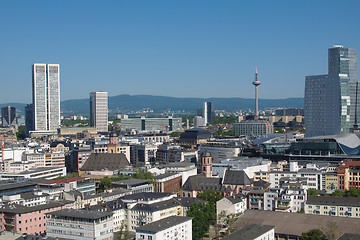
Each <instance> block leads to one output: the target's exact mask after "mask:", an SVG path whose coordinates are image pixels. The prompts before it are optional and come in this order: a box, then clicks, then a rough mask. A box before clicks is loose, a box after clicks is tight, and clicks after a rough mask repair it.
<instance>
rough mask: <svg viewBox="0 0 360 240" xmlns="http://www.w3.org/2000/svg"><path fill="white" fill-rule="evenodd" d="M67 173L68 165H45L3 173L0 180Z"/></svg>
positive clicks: (58, 175)
mask: <svg viewBox="0 0 360 240" xmlns="http://www.w3.org/2000/svg"><path fill="white" fill-rule="evenodd" d="M65 175H66V167H43V168H36V169H34V170H30V171H25V172H20V173H1V174H0V180H10V179H11V180H17V179H23V178H29V179H36V178H46V179H54V178H57V177H62V176H65Z"/></svg>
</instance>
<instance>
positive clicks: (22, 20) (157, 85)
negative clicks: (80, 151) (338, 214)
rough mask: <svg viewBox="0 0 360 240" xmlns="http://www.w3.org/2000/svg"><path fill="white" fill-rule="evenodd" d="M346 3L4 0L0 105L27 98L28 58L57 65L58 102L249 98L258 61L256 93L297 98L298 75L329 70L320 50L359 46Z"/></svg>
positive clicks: (352, 9) (300, 90)
mask: <svg viewBox="0 0 360 240" xmlns="http://www.w3.org/2000/svg"><path fill="white" fill-rule="evenodd" d="M330 2H331V1H330ZM347 5H348V9H349V10H348V11H347V14H346V15H344V16H342V18H333V16H334V15H336V14H337V12H338V7H337V5H336V4H331V3H329V1H326V2H325V1H319V2H316V3H313V2H306V1H305V2H302V3H301V4H300V3H289V2H287V1H280V2H277V3H268V2H265V1H260V2H258V3H239V2H237V1H230V2H227V3H219V2H215V1H207V2H206V4H204V2H200V1H198V2H191V3H190V2H181V3H176V2H173V3H168V2H164V1H155V2H153V1H152V2H151V3H149V2H145V1H144V2H140V3H131V2H112V3H111V6H112V7H111V8H109V7H108V5H100V4H96V3H92V2H87V4H86V7H85V8H84V4H82V2H81V1H80V2H76V3H71V5H70V3H67V2H65V3H64V4H63V5H61V6H58V5H57V6H56V10H57V11H56V12H54V11H49V10H50V9H53V8H54V5H52V4H42V3H41V2H36V3H32V4H30V3H22V4H14V3H12V2H6V3H2V9H6V11H3V13H2V14H1V20H3V22H7V24H6V25H5V26H4V28H3V36H4V38H2V39H1V40H0V43H1V44H2V45H3V46H7V47H6V48H3V49H2V54H1V57H0V62H1V64H2V66H3V68H2V69H0V77H1V79H3V81H6V82H7V88H6V91H5V89H3V91H1V92H0V102H1V103H10V102H21V103H28V102H30V101H31V94H29V91H28V89H29V88H31V85H30V84H29V75H28V73H29V66H30V65H31V64H32V63H33V62H57V63H59V64H61V65H62V73H61V74H62V76H61V78H62V83H61V89H62V93H61V99H63V100H67V99H83V98H86V97H87V96H88V94H89V92H92V91H98V90H102V91H107V92H109V96H114V95H120V94H130V95H138V94H146V95H155V96H172V97H202V98H209V97H242V98H253V86H252V85H251V81H252V80H253V69H254V68H255V67H256V66H258V68H259V69H261V71H260V72H261V79H262V80H263V81H264V83H263V85H262V87H261V88H260V89H259V95H260V96H262V98H264V99H273V98H288V97H303V96H304V81H303V79H304V77H305V76H308V75H316V74H319V73H321V72H325V71H326V68H327V63H326V61H324V59H326V58H325V56H326V55H327V51H325V49H327V48H329V47H331V46H332V45H334V44H342V45H344V46H347V47H350V48H354V49H360V43H359V42H360V41H359V38H360V36H359V33H357V32H356V31H353V30H352V28H353V26H351V24H348V23H349V22H357V21H359V20H360V16H358V14H357V12H356V9H359V6H360V3H358V2H357V1H350V2H347ZM149 9H150V10H149ZM269 9H271V11H269ZM319 12H321V19H320V18H319V17H318V13H319ZM40 13H41V14H40ZM65 16H66V17H65ZM253 16H256V18H254V17H253ZM43 19H48V20H49V21H42V20H43ZM39 21H42V22H43V29H45V30H44V31H45V33H46V34H44V35H43V38H42V39H41V41H38V38H36V37H35V34H36V32H35V31H31V30H30V29H31V27H30V26H33V25H34V24H35V23H37V22H39ZM15 29H16V31H14V30H15ZM48 29H56V31H51V30H48ZM333 29H338V30H337V31H333ZM310 36H311V37H310ZM39 49H40V50H39ZM47 49H51V51H48V50H47ZM100 84H101V85H100ZM19 86H23V87H22V88H21V89H19ZM174 86H176V88H174ZM199 89H201V91H199ZM12 92H17V93H18V94H12Z"/></svg>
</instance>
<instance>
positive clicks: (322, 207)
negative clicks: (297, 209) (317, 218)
mask: <svg viewBox="0 0 360 240" xmlns="http://www.w3.org/2000/svg"><path fill="white" fill-rule="evenodd" d="M305 213H306V214H317V215H326V216H336V217H350V218H360V202H359V198H350V197H327V196H321V197H315V196H308V198H307V201H306V203H305Z"/></svg>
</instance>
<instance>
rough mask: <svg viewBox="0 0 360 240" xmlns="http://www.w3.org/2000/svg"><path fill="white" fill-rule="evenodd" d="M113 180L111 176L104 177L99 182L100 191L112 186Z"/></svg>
mask: <svg viewBox="0 0 360 240" xmlns="http://www.w3.org/2000/svg"><path fill="white" fill-rule="evenodd" d="M111 182H112V181H111V178H109V177H104V178H102V179H101V180H100V183H99V188H98V191H99V192H104V190H105V189H109V188H111Z"/></svg>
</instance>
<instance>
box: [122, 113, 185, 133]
mask: <svg viewBox="0 0 360 240" xmlns="http://www.w3.org/2000/svg"><path fill="white" fill-rule="evenodd" d="M121 130H122V131H128V130H135V131H137V132H164V133H165V132H166V131H168V132H173V131H181V130H182V122H181V118H173V117H167V118H146V117H141V118H128V119H122V120H121Z"/></svg>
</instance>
